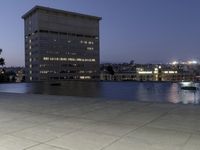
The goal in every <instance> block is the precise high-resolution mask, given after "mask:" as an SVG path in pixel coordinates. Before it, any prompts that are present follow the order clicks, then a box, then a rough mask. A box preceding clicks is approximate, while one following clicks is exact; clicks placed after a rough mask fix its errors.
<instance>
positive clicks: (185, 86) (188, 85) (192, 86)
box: [180, 81, 199, 91]
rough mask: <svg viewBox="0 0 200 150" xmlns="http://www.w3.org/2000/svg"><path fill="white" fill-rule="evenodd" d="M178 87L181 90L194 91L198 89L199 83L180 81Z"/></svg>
mask: <svg viewBox="0 0 200 150" xmlns="http://www.w3.org/2000/svg"><path fill="white" fill-rule="evenodd" d="M180 88H181V90H191V91H196V90H199V84H198V83H195V82H192V81H191V82H186V81H183V82H180Z"/></svg>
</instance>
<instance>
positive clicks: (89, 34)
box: [22, 6, 101, 81]
mask: <svg viewBox="0 0 200 150" xmlns="http://www.w3.org/2000/svg"><path fill="white" fill-rule="evenodd" d="M22 18H23V19H24V24H25V31H24V32H25V68H26V80H27V81H49V80H98V79H99V21H100V20H101V18H100V17H96V16H90V15H84V14H79V13H74V12H68V11H63V10H57V9H53V8H48V7H42V6H35V7H34V8H32V9H31V10H30V11H28V12H27V13H26V14H24V15H23V16H22Z"/></svg>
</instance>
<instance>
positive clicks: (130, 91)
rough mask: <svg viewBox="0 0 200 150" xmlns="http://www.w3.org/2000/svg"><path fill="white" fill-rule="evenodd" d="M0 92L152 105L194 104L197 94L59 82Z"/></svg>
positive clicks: (149, 86) (165, 87)
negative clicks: (94, 98)
mask: <svg viewBox="0 0 200 150" xmlns="http://www.w3.org/2000/svg"><path fill="white" fill-rule="evenodd" d="M0 92H13V93H32V94H47V95H67V96H84V97H98V98H107V99H121V100H132V101H154V102H172V103H185V104H187V103H198V101H199V100H200V94H199V92H196V93H194V92H192V91H183V90H180V88H179V85H178V84H177V83H163V82H160V83H157V82H156V83H154V82H79V81H75V82H74V81H68V82H63V83H62V85H61V86H51V85H50V84H49V83H16V84H0Z"/></svg>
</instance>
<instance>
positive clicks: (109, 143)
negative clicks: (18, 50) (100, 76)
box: [0, 93, 200, 150]
mask: <svg viewBox="0 0 200 150" xmlns="http://www.w3.org/2000/svg"><path fill="white" fill-rule="evenodd" d="M0 150H200V106H199V105H181V104H169V103H165V104H159V103H141V102H130V101H129V102H128V101H108V100H101V99H94V98H80V97H79V98H76V97H64V96H42V95H27V94H8V93H7V94H6V93H0Z"/></svg>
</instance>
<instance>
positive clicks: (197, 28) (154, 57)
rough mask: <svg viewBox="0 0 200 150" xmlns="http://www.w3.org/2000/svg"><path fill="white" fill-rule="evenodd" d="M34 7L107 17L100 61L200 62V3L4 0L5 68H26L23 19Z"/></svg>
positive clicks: (0, 38) (0, 37) (0, 30)
mask: <svg viewBox="0 0 200 150" xmlns="http://www.w3.org/2000/svg"><path fill="white" fill-rule="evenodd" d="M35 5H42V6H47V7H53V8H58V9H64V10H67V11H75V12H80V13H85V14H91V15H97V16H100V17H102V18H103V19H102V21H101V24H100V42H101V62H129V61H130V60H131V59H133V60H135V61H136V62H137V63H149V62H168V61H172V60H176V59H192V58H195V59H199V58H200V0H1V1H0V19H1V21H0V48H2V49H3V54H2V55H3V57H5V59H6V66H23V65H24V24H23V20H22V19H21V16H22V15H23V14H24V13H25V12H26V11H28V10H29V9H31V8H32V7H33V6H35Z"/></svg>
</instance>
